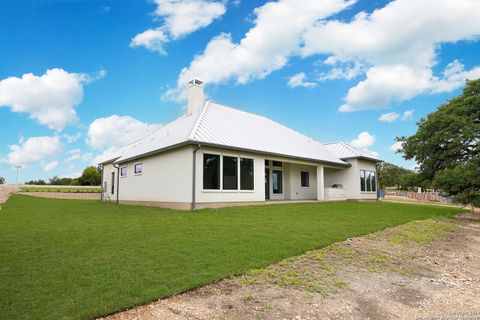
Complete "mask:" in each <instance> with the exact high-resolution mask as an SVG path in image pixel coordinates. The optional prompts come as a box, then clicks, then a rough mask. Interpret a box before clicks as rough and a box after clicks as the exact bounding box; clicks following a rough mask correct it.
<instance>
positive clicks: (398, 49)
mask: <svg viewBox="0 0 480 320" xmlns="http://www.w3.org/2000/svg"><path fill="white" fill-rule="evenodd" d="M479 10H480V2H479V1H475V0H459V1H448V0H443V1H438V0H423V1H416V0H396V1H391V2H389V3H388V4H387V5H386V6H385V7H383V8H380V9H377V10H375V11H374V12H372V13H371V14H367V13H365V12H361V13H359V14H357V15H356V16H355V18H354V19H353V20H352V21H350V22H341V21H337V20H334V21H328V22H322V23H318V24H317V25H316V26H314V27H312V28H310V29H309V30H308V31H307V33H306V35H305V45H304V47H303V48H302V54H303V56H309V55H317V54H328V55H330V57H329V58H328V59H327V61H326V62H328V63H330V64H335V63H336V62H337V61H343V62H345V61H362V63H364V64H367V65H369V66H370V69H369V70H368V71H367V77H366V79H365V80H363V81H361V82H359V83H358V84H357V85H356V86H355V87H353V88H351V89H350V90H349V92H348V95H347V97H346V99H345V100H346V101H345V102H346V103H345V104H344V105H343V106H341V107H340V110H341V111H357V110H363V109H378V108H383V107H385V106H387V105H388V104H390V103H392V102H402V101H405V100H408V99H411V98H413V97H415V96H417V95H419V94H422V93H430V92H431V93H436V92H447V91H452V90H454V89H456V88H458V87H460V86H462V85H463V82H464V80H465V79H466V78H469V79H476V78H478V77H480V67H476V68H473V69H472V70H469V71H464V70H463V66H462V67H459V65H458V62H457V63H455V62H454V64H453V65H451V66H450V67H449V68H447V69H448V70H447V72H446V73H444V75H443V79H438V78H437V77H435V76H433V75H432V67H433V66H434V65H435V64H436V63H437V59H436V54H437V51H439V45H440V44H442V43H454V42H457V41H460V40H471V39H478V35H479V34H480V23H479V22H478V19H477V17H476V12H478V11H479ZM412 21H414V22H412Z"/></svg>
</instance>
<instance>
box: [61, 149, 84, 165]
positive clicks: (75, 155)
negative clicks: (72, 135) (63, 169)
mask: <svg viewBox="0 0 480 320" xmlns="http://www.w3.org/2000/svg"><path fill="white" fill-rule="evenodd" d="M81 157H82V151H81V150H80V149H72V150H69V151H68V157H67V158H66V159H65V162H72V161H75V160H79V159H80V158H81Z"/></svg>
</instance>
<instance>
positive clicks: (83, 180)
mask: <svg viewBox="0 0 480 320" xmlns="http://www.w3.org/2000/svg"><path fill="white" fill-rule="evenodd" d="M101 180H102V177H101V175H100V172H98V170H97V168H95V167H94V166H89V167H86V168H85V170H83V173H82V175H81V177H80V178H78V181H79V182H80V185H82V186H99V185H100V183H101Z"/></svg>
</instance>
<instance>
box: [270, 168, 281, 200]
mask: <svg viewBox="0 0 480 320" xmlns="http://www.w3.org/2000/svg"><path fill="white" fill-rule="evenodd" d="M278 173H280V185H279V187H280V190H278V189H277V190H275V179H274V176H275V174H278ZM277 179H278V178H277ZM275 191H277V192H275ZM278 191H280V192H278ZM272 194H274V195H283V170H278V169H273V170H272Z"/></svg>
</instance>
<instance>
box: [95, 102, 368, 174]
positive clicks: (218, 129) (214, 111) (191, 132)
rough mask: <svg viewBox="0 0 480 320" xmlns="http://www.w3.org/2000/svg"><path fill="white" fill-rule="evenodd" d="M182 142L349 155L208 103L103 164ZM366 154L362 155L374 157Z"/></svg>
mask: <svg viewBox="0 0 480 320" xmlns="http://www.w3.org/2000/svg"><path fill="white" fill-rule="evenodd" d="M185 144H204V145H211V146H218V147H225V148H230V149H239V150H246V151H252V152H257V153H266V154H272V155H278V156H284V157H292V158H298V159H305V160H310V161H315V162H328V163H331V164H337V165H342V166H345V165H348V163H346V162H345V161H343V160H341V158H342V157H345V158H348V157H349V156H348V155H347V154H346V152H345V151H342V152H340V153H338V152H337V148H336V147H333V146H332V145H331V144H327V145H324V144H322V143H320V142H318V141H316V140H314V139H312V138H310V137H307V136H305V135H303V134H301V133H299V132H297V131H295V130H292V129H290V128H288V127H285V126H283V125H281V124H279V123H277V122H275V121H272V120H270V119H268V118H266V117H263V116H259V115H256V114H252V113H248V112H245V111H241V110H238V109H234V108H230V107H226V106H223V105H219V104H216V103H212V102H207V103H205V106H204V108H203V109H202V111H201V112H199V113H194V114H187V115H184V116H182V117H180V118H178V119H177V120H175V121H173V122H171V123H169V124H167V125H165V126H164V127H162V128H160V129H159V130H158V131H156V132H154V133H153V134H151V135H149V136H148V137H146V138H144V139H142V140H140V141H137V142H135V143H132V144H130V145H128V146H125V147H124V148H122V149H121V150H120V151H119V152H118V154H117V157H116V158H115V159H113V158H112V157H110V158H111V159H109V160H108V161H105V162H103V163H106V162H111V161H115V162H116V163H121V162H125V161H128V160H130V159H135V158H139V157H141V156H145V155H148V154H152V153H156V152H161V151H163V150H167V149H171V148H174V147H177V146H180V145H185ZM352 148H353V147H352ZM338 149H340V147H338ZM358 150H359V149H358ZM360 151H361V150H360ZM351 152H352V153H353V149H352V151H351ZM362 153H363V151H362ZM339 154H340V155H339ZM355 154H356V153H355ZM368 155H369V156H366V155H365V154H363V155H362V156H363V157H366V158H371V159H375V160H377V159H376V158H374V157H372V155H370V154H368ZM112 159H113V160H112Z"/></svg>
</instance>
